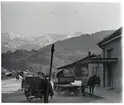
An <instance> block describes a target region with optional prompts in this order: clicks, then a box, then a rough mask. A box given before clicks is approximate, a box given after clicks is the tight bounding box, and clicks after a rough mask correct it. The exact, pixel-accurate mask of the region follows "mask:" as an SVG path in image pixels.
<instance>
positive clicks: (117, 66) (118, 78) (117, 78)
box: [103, 38, 122, 90]
mask: <svg viewBox="0 0 124 105" xmlns="http://www.w3.org/2000/svg"><path fill="white" fill-rule="evenodd" d="M103 48H104V50H105V57H106V58H107V50H109V49H111V48H113V53H112V57H111V58H118V61H117V63H113V64H112V72H113V87H114V88H115V89H116V90H120V89H121V88H122V50H121V49H122V46H121V38H119V39H117V40H114V41H112V42H110V43H108V44H106V45H104V46H103ZM105 73H106V80H105V81H106V86H107V65H106V67H105Z"/></svg>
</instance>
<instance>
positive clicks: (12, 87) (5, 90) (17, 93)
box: [2, 79, 103, 103]
mask: <svg viewBox="0 0 124 105" xmlns="http://www.w3.org/2000/svg"><path fill="white" fill-rule="evenodd" d="M75 83H78V84H80V82H75ZM20 89H21V81H20V80H19V81H16V79H9V80H3V81H2V102H4V103H10V102H11V103H27V100H26V97H25V95H24V92H23V91H21V90H20ZM54 94H55V95H54V96H53V99H51V98H49V102H50V103H89V102H93V101H94V100H102V99H103V98H102V97H98V96H89V95H88V94H87V95H86V97H83V96H82V95H79V96H74V95H73V94H72V95H71V96H67V94H65V93H64V92H63V93H61V94H60V95H58V93H57V92H54ZM31 102H32V103H43V101H41V100H40V99H33V100H32V101H31Z"/></svg>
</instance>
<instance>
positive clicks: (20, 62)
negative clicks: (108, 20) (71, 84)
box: [2, 31, 112, 72]
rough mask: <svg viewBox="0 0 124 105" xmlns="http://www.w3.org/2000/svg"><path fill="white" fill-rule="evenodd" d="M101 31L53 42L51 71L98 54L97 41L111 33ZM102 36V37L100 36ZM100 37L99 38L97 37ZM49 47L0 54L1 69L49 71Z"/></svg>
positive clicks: (99, 50) (99, 51)
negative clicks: (89, 52) (89, 53)
mask: <svg viewBox="0 0 124 105" xmlns="http://www.w3.org/2000/svg"><path fill="white" fill-rule="evenodd" d="M107 33H108V34H106V31H101V32H99V34H98V33H95V34H92V35H90V34H86V35H81V36H78V37H73V38H69V39H65V40H61V41H56V42H55V52H54V58H53V70H55V69H56V68H57V67H59V66H63V65H65V64H69V63H71V62H74V61H76V60H79V59H81V58H83V57H85V56H87V55H88V51H91V52H92V53H95V54H100V53H101V49H100V48H99V47H98V46H97V45H96V43H97V42H98V41H100V40H101V39H103V37H105V36H106V35H109V34H111V33H112V31H110V32H107ZM102 34H103V35H102ZM98 35H100V37H98ZM50 50H51V45H47V46H45V47H43V48H41V49H39V50H31V51H26V50H16V51H15V52H7V53H4V54H2V67H4V68H6V69H14V70H17V69H25V68H28V69H29V70H30V71H33V72H38V71H39V70H41V69H42V71H43V72H48V71H49V65H50Z"/></svg>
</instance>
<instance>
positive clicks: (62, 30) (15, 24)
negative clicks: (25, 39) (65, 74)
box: [1, 2, 121, 36]
mask: <svg viewBox="0 0 124 105" xmlns="http://www.w3.org/2000/svg"><path fill="white" fill-rule="evenodd" d="M120 15H121V5H120V4H119V3H91V2H90V3H86V2H85V3H83V2H77V3H76V2H72V3H71V2H69V3H68V2H66V3H64V2H63V3H61V2H58V3H56V2H46V3H45V2H2V3H1V32H2V33H5V32H13V33H15V34H20V35H27V36H39V35H44V34H47V33H56V34H74V33H76V32H81V33H83V34H85V33H87V34H91V33H94V32H98V31H102V30H116V29H118V28H120V27H121V16H120Z"/></svg>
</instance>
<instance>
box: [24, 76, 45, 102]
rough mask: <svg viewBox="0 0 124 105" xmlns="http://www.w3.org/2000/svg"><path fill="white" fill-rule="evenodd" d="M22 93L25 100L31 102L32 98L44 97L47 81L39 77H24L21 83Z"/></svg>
mask: <svg viewBox="0 0 124 105" xmlns="http://www.w3.org/2000/svg"><path fill="white" fill-rule="evenodd" d="M23 88H24V94H25V96H26V98H27V101H29V102H31V100H32V99H34V98H36V99H39V98H40V99H41V100H42V98H44V100H45V98H46V89H47V82H46V80H45V79H41V78H40V77H26V78H25V80H24V83H23Z"/></svg>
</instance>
